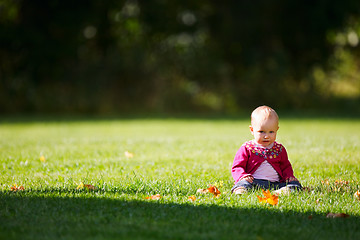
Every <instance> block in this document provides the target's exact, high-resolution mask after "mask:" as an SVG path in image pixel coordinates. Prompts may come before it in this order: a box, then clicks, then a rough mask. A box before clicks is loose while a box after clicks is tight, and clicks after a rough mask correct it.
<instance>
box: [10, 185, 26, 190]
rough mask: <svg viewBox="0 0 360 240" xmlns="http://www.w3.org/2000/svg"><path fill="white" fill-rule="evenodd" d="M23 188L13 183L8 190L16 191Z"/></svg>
mask: <svg viewBox="0 0 360 240" xmlns="http://www.w3.org/2000/svg"><path fill="white" fill-rule="evenodd" d="M23 190H25V188H24V187H23V186H22V185H21V186H20V187H18V185H17V184H14V185H13V186H12V187H11V188H10V191H12V192H17V191H23Z"/></svg>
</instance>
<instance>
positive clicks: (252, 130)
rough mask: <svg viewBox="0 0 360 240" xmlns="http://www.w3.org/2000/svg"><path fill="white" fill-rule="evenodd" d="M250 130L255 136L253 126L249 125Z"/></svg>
mask: <svg viewBox="0 0 360 240" xmlns="http://www.w3.org/2000/svg"><path fill="white" fill-rule="evenodd" d="M249 128H250V132H251V134H254V128H253V127H252V126H251V125H249Z"/></svg>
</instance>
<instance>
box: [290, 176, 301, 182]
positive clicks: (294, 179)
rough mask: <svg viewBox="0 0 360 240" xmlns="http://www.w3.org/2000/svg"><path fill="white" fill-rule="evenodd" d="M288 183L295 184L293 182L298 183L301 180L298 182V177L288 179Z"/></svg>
mask: <svg viewBox="0 0 360 240" xmlns="http://www.w3.org/2000/svg"><path fill="white" fill-rule="evenodd" d="M288 181H289V182H293V181H297V182H298V181H299V180H297V178H296V177H289V178H288Z"/></svg>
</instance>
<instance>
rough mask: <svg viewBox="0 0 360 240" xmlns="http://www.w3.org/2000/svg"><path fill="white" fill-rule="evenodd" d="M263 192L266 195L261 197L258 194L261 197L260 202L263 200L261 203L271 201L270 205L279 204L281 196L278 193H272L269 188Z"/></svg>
mask: <svg viewBox="0 0 360 240" xmlns="http://www.w3.org/2000/svg"><path fill="white" fill-rule="evenodd" d="M262 192H263V194H264V197H260V196H258V195H256V196H257V198H258V199H259V202H261V203H269V204H270V205H276V204H278V202H279V197H278V196H277V195H275V194H271V193H270V190H269V189H268V190H266V191H264V190H262Z"/></svg>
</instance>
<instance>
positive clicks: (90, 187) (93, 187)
mask: <svg viewBox="0 0 360 240" xmlns="http://www.w3.org/2000/svg"><path fill="white" fill-rule="evenodd" d="M84 187H85V188H87V189H89V190H96V187H95V186H93V185H91V184H84Z"/></svg>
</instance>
